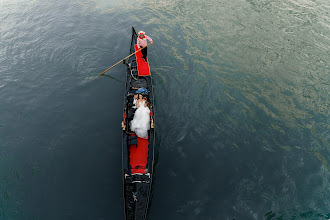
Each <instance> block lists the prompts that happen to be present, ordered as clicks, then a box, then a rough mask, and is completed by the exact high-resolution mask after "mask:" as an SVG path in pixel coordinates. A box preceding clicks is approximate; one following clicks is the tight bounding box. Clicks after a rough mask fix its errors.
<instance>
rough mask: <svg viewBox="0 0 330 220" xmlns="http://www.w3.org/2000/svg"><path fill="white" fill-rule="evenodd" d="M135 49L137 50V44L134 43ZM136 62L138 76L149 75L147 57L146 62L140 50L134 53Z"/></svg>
mask: <svg viewBox="0 0 330 220" xmlns="http://www.w3.org/2000/svg"><path fill="white" fill-rule="evenodd" d="M134 48H135V51H137V50H139V48H138V46H137V45H136V44H135V45H134ZM135 57H136V63H137V67H138V72H139V76H150V68H149V59H148V57H147V61H148V62H147V63H146V62H145V61H144V59H142V53H141V51H139V52H137V53H136V54H135Z"/></svg>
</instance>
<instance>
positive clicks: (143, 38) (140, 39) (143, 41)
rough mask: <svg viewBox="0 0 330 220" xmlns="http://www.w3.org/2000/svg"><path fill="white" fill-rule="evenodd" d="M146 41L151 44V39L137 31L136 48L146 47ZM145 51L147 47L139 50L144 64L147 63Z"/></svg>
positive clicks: (142, 32)
mask: <svg viewBox="0 0 330 220" xmlns="http://www.w3.org/2000/svg"><path fill="white" fill-rule="evenodd" d="M147 40H149V41H150V42H151V43H153V41H152V39H151V38H150V37H149V36H147V35H145V32H144V31H139V36H138V37H137V46H138V48H139V49H140V48H142V47H145V46H147V45H148V43H147ZM147 49H148V47H146V48H144V49H143V50H141V52H142V58H143V59H144V61H145V62H147V52H148V51H147Z"/></svg>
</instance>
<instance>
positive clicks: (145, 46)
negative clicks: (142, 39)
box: [99, 42, 153, 75]
mask: <svg viewBox="0 0 330 220" xmlns="http://www.w3.org/2000/svg"><path fill="white" fill-rule="evenodd" d="M152 43H153V42H151V43H149V44H148V45H147V46H149V45H150V44H152ZM147 46H145V47H143V48H140V49H139V50H137V51H135V52H134V53H132V54H130V55H128V56H127V57H125V58H124V59H122V60H121V61H119V62H118V63H116V64H114V65H112V66H111V67H109V68H108V69H106V70H104V71H103V72H102V73H100V74H99V75H103V74H104V73H105V72H107V71H109V70H110V69H111V68H112V67H114V66H116V65H118V64H119V63H121V62H122V61H123V60H126V59H127V58H129V57H131V56H133V55H134V54H136V53H137V52H139V51H141V50H143V49H144V48H146V47H147Z"/></svg>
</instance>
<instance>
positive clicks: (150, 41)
mask: <svg viewBox="0 0 330 220" xmlns="http://www.w3.org/2000/svg"><path fill="white" fill-rule="evenodd" d="M145 36H146V38H147V39H148V40H149V41H150V42H151V43H152V42H153V41H152V39H151V38H150V37H149V36H147V35H145Z"/></svg>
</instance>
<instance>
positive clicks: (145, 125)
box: [131, 94, 150, 139]
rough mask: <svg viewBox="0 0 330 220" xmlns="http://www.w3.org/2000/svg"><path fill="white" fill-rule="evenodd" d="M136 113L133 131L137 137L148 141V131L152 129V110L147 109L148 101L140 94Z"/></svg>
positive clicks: (132, 123)
mask: <svg viewBox="0 0 330 220" xmlns="http://www.w3.org/2000/svg"><path fill="white" fill-rule="evenodd" d="M136 108H137V109H136V111H135V114H134V118H133V120H132V121H131V131H134V132H135V134H136V136H138V137H140V138H144V139H148V130H149V129H150V116H149V114H150V109H149V108H148V107H147V100H146V99H144V98H143V96H142V94H139V99H138V100H137V101H136Z"/></svg>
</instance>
